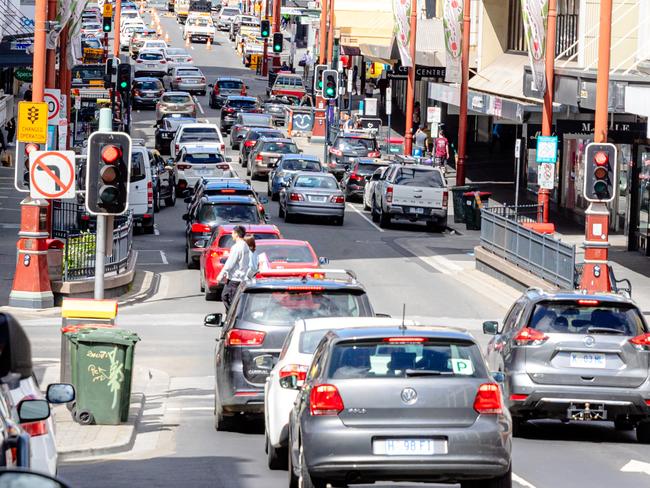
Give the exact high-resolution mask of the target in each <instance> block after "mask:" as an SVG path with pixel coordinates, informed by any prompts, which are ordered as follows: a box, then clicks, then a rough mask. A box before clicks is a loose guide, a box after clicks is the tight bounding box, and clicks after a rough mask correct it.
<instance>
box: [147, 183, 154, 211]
mask: <svg viewBox="0 0 650 488" xmlns="http://www.w3.org/2000/svg"><path fill="white" fill-rule="evenodd" d="M147 202H148V205H149V206H150V207H151V206H152V205H153V184H152V183H151V181H150V182H148V183H147Z"/></svg>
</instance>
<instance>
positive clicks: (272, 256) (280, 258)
mask: <svg viewBox="0 0 650 488" xmlns="http://www.w3.org/2000/svg"><path fill="white" fill-rule="evenodd" d="M257 253H258V255H259V261H260V262H263V261H264V260H266V261H268V262H270V263H311V262H312V261H313V260H314V256H313V255H312V253H311V251H310V250H309V248H308V247H307V246H287V245H286V244H265V245H263V246H258V248H257Z"/></svg>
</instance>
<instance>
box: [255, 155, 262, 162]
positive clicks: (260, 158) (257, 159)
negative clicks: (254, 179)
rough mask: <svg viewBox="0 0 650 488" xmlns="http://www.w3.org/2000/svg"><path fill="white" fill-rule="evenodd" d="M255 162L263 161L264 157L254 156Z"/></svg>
mask: <svg viewBox="0 0 650 488" xmlns="http://www.w3.org/2000/svg"><path fill="white" fill-rule="evenodd" d="M255 161H264V156H262V155H261V154H258V155H257V156H255Z"/></svg>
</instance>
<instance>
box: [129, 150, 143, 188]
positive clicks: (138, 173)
mask: <svg viewBox="0 0 650 488" xmlns="http://www.w3.org/2000/svg"><path fill="white" fill-rule="evenodd" d="M146 177H147V174H146V170H145V165H144V153H143V152H141V151H133V152H132V154H131V183H135V182H136V181H142V180H144V179H145V178H146Z"/></svg>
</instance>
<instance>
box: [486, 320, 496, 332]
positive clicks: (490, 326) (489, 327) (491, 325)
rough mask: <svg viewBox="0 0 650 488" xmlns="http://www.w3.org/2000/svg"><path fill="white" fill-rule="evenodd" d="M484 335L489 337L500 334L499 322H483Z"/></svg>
mask: <svg viewBox="0 0 650 488" xmlns="http://www.w3.org/2000/svg"><path fill="white" fill-rule="evenodd" d="M483 333H484V334H487V335H497V334H498V333H499V322H497V321H495V320H488V321H486V322H483Z"/></svg>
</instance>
